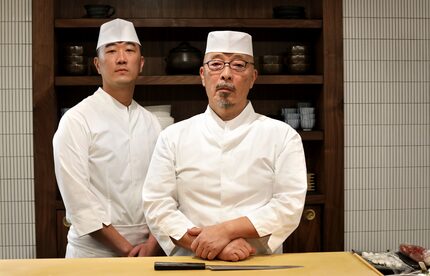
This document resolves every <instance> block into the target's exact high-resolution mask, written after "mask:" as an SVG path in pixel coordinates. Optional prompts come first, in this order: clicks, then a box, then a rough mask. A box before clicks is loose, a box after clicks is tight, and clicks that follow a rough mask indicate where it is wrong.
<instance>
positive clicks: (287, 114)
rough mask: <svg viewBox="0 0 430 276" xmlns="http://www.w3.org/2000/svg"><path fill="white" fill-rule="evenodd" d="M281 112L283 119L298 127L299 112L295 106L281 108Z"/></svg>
mask: <svg viewBox="0 0 430 276" xmlns="http://www.w3.org/2000/svg"><path fill="white" fill-rule="evenodd" d="M281 113H282V116H283V117H284V121H285V122H286V123H287V124H289V125H290V126H291V127H292V128H294V129H298V128H299V127H300V114H299V113H297V108H289V107H286V108H282V111H281Z"/></svg>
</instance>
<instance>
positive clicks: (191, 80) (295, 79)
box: [55, 75, 323, 86]
mask: <svg viewBox="0 0 430 276" xmlns="http://www.w3.org/2000/svg"><path fill="white" fill-rule="evenodd" d="M101 84H102V79H101V77H100V76H58V77H55V85H57V86H84V85H101ZM200 84H201V80H200V76H196V75H188V76H182V75H180V76H179V75H178V76H140V77H139V78H138V79H137V85H200ZM256 84H323V77H322V76H320V75H300V76H299V75H270V76H269V75H261V76H258V78H257V81H256Z"/></svg>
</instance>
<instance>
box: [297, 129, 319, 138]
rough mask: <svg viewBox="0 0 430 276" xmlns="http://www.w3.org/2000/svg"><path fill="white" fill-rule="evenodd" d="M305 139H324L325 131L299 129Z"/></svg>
mask: <svg viewBox="0 0 430 276" xmlns="http://www.w3.org/2000/svg"><path fill="white" fill-rule="evenodd" d="M298 132H299V134H300V136H301V137H302V139H303V140H304V141H322V140H324V132H323V131H322V130H313V131H300V130H299V131H298Z"/></svg>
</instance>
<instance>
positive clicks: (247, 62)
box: [203, 59, 255, 73]
mask: <svg viewBox="0 0 430 276" xmlns="http://www.w3.org/2000/svg"><path fill="white" fill-rule="evenodd" d="M212 61H219V62H221V63H223V66H222V67H221V68H220V69H218V70H212V69H211V68H210V66H209V62H212ZM234 61H243V62H245V66H244V67H243V71H238V70H237V69H233V68H232V67H231V66H230V63H232V62H234ZM227 64H228V67H229V68H230V69H231V70H233V71H234V72H239V73H242V72H245V71H246V69H247V66H248V64H251V65H255V63H254V62H250V61H246V60H243V59H233V60H230V61H224V60H221V59H211V60H208V61H206V62H204V63H203V65H207V66H208V69H209V70H210V71H211V72H221V71H222V70H224V68H225V66H226V65H227Z"/></svg>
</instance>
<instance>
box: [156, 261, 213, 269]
mask: <svg viewBox="0 0 430 276" xmlns="http://www.w3.org/2000/svg"><path fill="white" fill-rule="evenodd" d="M204 269H206V265H205V263H183V262H155V263H154V270H204Z"/></svg>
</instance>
